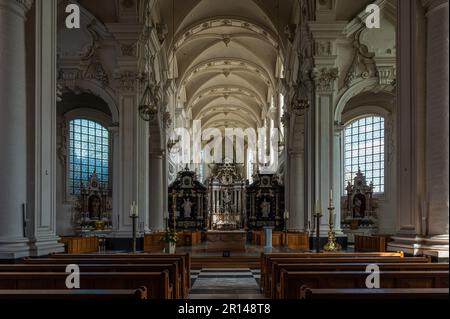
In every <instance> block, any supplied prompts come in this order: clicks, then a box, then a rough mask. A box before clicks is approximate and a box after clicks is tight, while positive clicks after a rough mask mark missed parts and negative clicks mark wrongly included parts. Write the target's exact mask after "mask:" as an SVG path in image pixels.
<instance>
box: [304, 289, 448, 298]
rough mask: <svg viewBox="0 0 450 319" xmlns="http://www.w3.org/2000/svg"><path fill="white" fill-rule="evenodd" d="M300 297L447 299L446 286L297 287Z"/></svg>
mask: <svg viewBox="0 0 450 319" xmlns="http://www.w3.org/2000/svg"><path fill="white" fill-rule="evenodd" d="M299 298H300V299H333V300H343V299H346V300H355V299H356V300H357V299H417V300H423V299H448V298H449V293H448V289H446V288H417V289H403V288H387V289H311V288H308V287H306V286H301V287H300V288H299Z"/></svg>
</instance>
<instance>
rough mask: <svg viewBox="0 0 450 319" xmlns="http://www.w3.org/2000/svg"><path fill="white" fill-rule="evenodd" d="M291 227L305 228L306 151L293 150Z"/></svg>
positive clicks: (291, 165)
mask: <svg viewBox="0 0 450 319" xmlns="http://www.w3.org/2000/svg"><path fill="white" fill-rule="evenodd" d="M289 159H290V160H289V162H290V165H289V166H290V171H289V175H290V176H291V178H290V184H289V186H290V187H289V188H290V196H289V198H290V205H289V206H290V209H289V218H290V219H289V229H292V230H299V231H304V230H305V174H304V171H305V167H304V152H291V153H290V154H289Z"/></svg>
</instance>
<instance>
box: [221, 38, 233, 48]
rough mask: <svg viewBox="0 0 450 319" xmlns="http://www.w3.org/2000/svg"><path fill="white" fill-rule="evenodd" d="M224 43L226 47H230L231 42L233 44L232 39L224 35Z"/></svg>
mask: <svg viewBox="0 0 450 319" xmlns="http://www.w3.org/2000/svg"><path fill="white" fill-rule="evenodd" d="M222 41H223V43H225V45H226V46H227V47H228V44H230V42H231V37H230V35H224V36H223V40H222Z"/></svg>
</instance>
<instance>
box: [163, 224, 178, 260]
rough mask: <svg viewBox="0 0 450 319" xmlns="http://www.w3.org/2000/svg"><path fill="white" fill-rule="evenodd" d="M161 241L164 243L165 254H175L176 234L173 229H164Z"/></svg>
mask: <svg viewBox="0 0 450 319" xmlns="http://www.w3.org/2000/svg"><path fill="white" fill-rule="evenodd" d="M161 241H163V242H165V243H166V252H168V253H169V254H174V253H175V248H176V245H177V241H178V234H177V232H176V231H175V230H173V229H166V231H165V232H164V235H163V236H162V238H161Z"/></svg>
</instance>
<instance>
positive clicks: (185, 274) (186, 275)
mask: <svg viewBox="0 0 450 319" xmlns="http://www.w3.org/2000/svg"><path fill="white" fill-rule="evenodd" d="M48 258H52V259H70V260H73V259H83V258H84V259H85V258H95V259H97V260H100V259H111V258H114V259H124V260H130V261H129V262H125V263H136V260H138V259H140V260H142V259H145V260H147V259H149V260H150V259H155V258H161V260H160V261H162V259H167V260H173V259H178V260H180V262H181V265H180V269H181V271H182V281H183V286H184V287H185V289H184V290H185V293H184V296H185V297H187V295H188V294H189V290H190V288H191V259H190V255H189V253H176V254H163V253H140V254H126V253H120V254H71V255H69V254H50V255H49V256H48ZM33 259H36V258H26V259H24V260H23V261H24V262H26V263H30V262H33V261H32V260H33ZM95 263H98V262H95ZM140 263H143V262H140Z"/></svg>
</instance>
